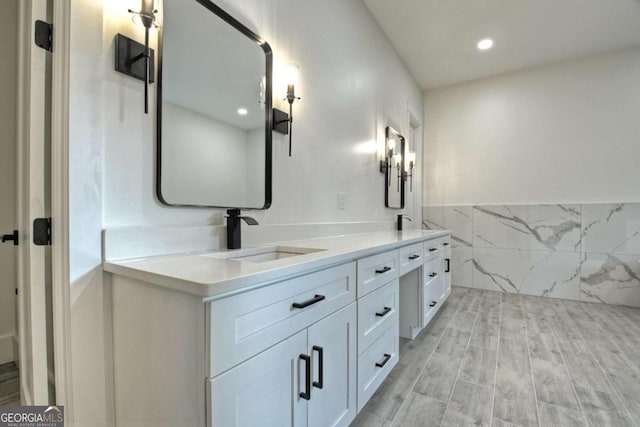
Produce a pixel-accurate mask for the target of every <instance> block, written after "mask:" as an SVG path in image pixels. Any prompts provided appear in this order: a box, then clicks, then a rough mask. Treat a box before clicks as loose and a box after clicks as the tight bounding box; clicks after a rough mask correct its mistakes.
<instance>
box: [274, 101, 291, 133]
mask: <svg viewBox="0 0 640 427" xmlns="http://www.w3.org/2000/svg"><path fill="white" fill-rule="evenodd" d="M273 130H274V131H276V132H278V133H281V134H283V135H288V134H289V115H288V114H287V113H285V112H284V111H282V110H278V109H277V108H274V109H273Z"/></svg>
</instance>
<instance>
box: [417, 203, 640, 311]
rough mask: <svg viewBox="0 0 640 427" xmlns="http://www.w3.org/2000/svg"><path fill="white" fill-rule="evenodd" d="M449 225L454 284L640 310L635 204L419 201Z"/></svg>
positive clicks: (427, 219)
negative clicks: (451, 203) (445, 203)
mask: <svg viewBox="0 0 640 427" xmlns="http://www.w3.org/2000/svg"><path fill="white" fill-rule="evenodd" d="M422 218H423V228H426V229H449V230H452V232H453V235H452V246H453V250H452V258H453V259H452V269H453V271H452V273H453V277H452V283H453V284H454V285H458V286H466V287H472V288H479V289H488V290H497V291H502V292H508V293H520V294H526V295H537V296H545V297H554V298H564V299H572V300H581V301H591V302H601V303H607V304H620V305H628V306H635V307H640V203H619V204H573V205H474V206H424V207H423V216H422Z"/></svg>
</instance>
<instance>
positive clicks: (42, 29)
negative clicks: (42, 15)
mask: <svg viewBox="0 0 640 427" xmlns="http://www.w3.org/2000/svg"><path fill="white" fill-rule="evenodd" d="M35 38H36V46H38V47H41V48H43V49H44V50H48V51H49V52H52V51H53V24H49V23H48V22H44V21H40V20H37V21H36V37H35Z"/></svg>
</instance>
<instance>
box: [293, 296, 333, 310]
mask: <svg viewBox="0 0 640 427" xmlns="http://www.w3.org/2000/svg"><path fill="white" fill-rule="evenodd" d="M323 299H325V296H324V295H316V296H315V297H313V298H311V299H309V300H306V301H304V302H294V303H293V304H291V307H293V308H307V307H309V306H310V305H313V304H315V303H318V302H320V301H322V300H323Z"/></svg>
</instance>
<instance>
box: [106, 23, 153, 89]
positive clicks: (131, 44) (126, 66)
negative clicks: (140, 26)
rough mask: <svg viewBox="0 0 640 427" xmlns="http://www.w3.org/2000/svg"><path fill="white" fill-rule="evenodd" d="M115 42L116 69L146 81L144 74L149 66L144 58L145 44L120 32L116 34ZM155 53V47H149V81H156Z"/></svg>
mask: <svg viewBox="0 0 640 427" xmlns="http://www.w3.org/2000/svg"><path fill="white" fill-rule="evenodd" d="M115 43H116V44H115V47H116V62H115V70H116V71H118V72H120V73H123V74H126V75H128V76H129V77H133V78H135V79H138V80H142V81H145V78H144V75H145V73H146V69H147V67H146V64H145V60H144V49H145V47H144V45H143V44H142V43H138V42H137V41H135V40H133V39H130V38H129V37H127V36H125V35H122V34H119V33H118V34H116V40H115ZM154 53H155V52H154V51H153V49H151V48H149V56H150V58H149V59H150V61H149V80H148V81H149V83H153V82H154V75H155V71H154V65H153V64H154V62H155V61H154V59H155V56H154Z"/></svg>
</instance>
